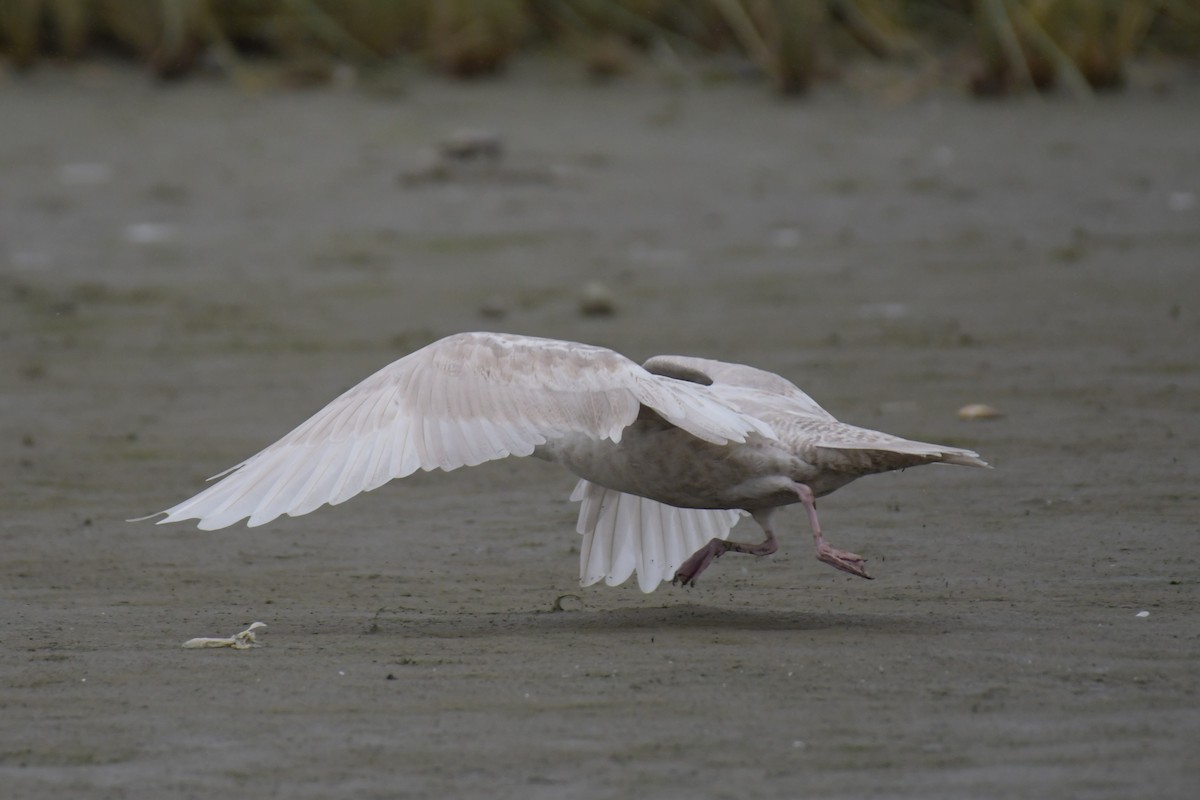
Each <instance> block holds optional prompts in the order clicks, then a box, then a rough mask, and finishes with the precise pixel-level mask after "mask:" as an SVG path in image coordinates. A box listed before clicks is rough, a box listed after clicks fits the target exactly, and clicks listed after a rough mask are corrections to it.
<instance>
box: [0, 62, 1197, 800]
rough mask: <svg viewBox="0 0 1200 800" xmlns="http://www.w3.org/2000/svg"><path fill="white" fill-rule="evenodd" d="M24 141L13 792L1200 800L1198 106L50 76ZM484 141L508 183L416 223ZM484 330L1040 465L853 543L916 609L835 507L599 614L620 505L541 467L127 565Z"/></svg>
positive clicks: (14, 214)
mask: <svg viewBox="0 0 1200 800" xmlns="http://www.w3.org/2000/svg"><path fill="white" fill-rule="evenodd" d="M0 119H2V123H0V270H2V273H0V274H2V277H0V347H2V350H0V358H2V362H0V364H2V372H0V374H2V376H3V377H2V381H3V382H2V391H0V411H2V416H0V442H2V450H0V453H2V461H0V504H2V508H3V517H2V520H0V542H2V545H0V546H2V548H3V550H2V552H3V558H2V561H0V590H2V594H0V626H2V628H0V630H2V636H3V649H0V674H2V675H3V687H2V688H0V785H3V786H4V791H3V794H4V796H5V797H6V798H14V799H15V798H34V797H89V798H92V797H95V798H124V797H131V798H133V797H138V798H140V797H146V798H176V797H213V796H217V795H221V796H226V797H280V798H289V799H291V798H297V799H300V798H328V797H459V798H471V797H513V798H559V797H580V798H626V797H634V796H637V797H654V798H660V797H661V798H674V797H680V798H682V797H688V798H695V797H706V798H707V797H714V798H724V797H728V798H746V797H805V798H858V797H896V798H958V797H994V798H1028V797H1059V798H1068V797H1069V798H1128V797H1155V798H1160V799H1161V798H1184V797H1194V796H1196V795H1195V792H1196V791H1197V787H1200V745H1198V744H1197V742H1200V697H1198V696H1197V683H1198V682H1197V675H1198V665H1200V625H1198V624H1197V620H1198V619H1200V617H1198V615H1200V591H1198V590H1200V560H1198V556H1200V542H1198V540H1197V533H1198V530H1197V528H1198V526H1200V503H1198V502H1197V501H1198V500H1200V493H1198V490H1197V488H1196V479H1197V472H1198V470H1197V461H1198V458H1200V457H1198V456H1197V453H1198V452H1200V432H1198V422H1197V419H1198V417H1197V415H1198V413H1200V358H1198V355H1200V352H1198V347H1197V341H1198V338H1200V300H1198V298H1200V204H1198V202H1197V195H1198V194H1200V150H1198V149H1197V139H1196V131H1198V130H1200V80H1197V79H1196V78H1195V76H1192V77H1190V78H1189V77H1187V76H1186V75H1185V76H1180V77H1177V78H1176V79H1174V80H1173V81H1171V82H1169V83H1168V85H1167V87H1166V91H1151V90H1149V89H1147V88H1141V87H1138V86H1135V87H1134V88H1133V89H1132V90H1131V91H1129V92H1127V93H1125V94H1123V95H1120V96H1115V97H1105V98H1102V99H1101V100H1100V101H1099V102H1096V103H1094V104H1089V105H1082V104H1070V103H1066V102H1062V101H1049V102H1030V101H1025V102H1020V101H1015V102H1011V103H1003V104H987V103H973V102H971V101H969V100H967V99H964V98H961V97H959V96H957V95H956V94H954V93H950V92H947V93H945V94H938V93H935V94H932V95H927V96H923V97H918V98H916V99H913V100H910V101H908V102H905V103H900V104H889V103H888V102H885V100H884V99H883V98H882V96H879V95H876V94H873V93H871V92H867V93H865V94H854V95H850V94H844V93H841V92H839V91H835V90H826V91H823V92H822V93H820V94H818V95H817V96H816V97H815V98H813V99H811V100H809V101H805V102H800V103H780V102H777V101H775V100H773V99H772V98H770V97H768V96H767V95H765V94H764V93H763V92H761V91H760V90H758V89H755V88H753V87H748V86H713V87H699V86H688V85H683V86H680V85H675V86H669V85H663V84H660V83H657V82H655V81H654V80H652V79H645V78H643V79H639V80H635V81H632V82H628V83H625V84H622V85H618V86H615V87H607V88H596V87H588V86H586V85H584V84H583V83H582V81H580V80H578V79H577V78H576V77H575V76H574V75H564V74H560V73H556V72H555V71H553V70H542V69H533V68H529V69H525V70H518V72H517V74H515V75H511V76H509V77H507V78H505V79H503V80H502V81H499V82H496V83H484V84H479V85H474V86H466V87H462V86H452V85H448V84H442V83H438V82H436V81H429V80H424V79H420V80H415V81H414V82H412V83H411V84H410V86H409V88H408V90H407V92H406V93H405V94H403V95H402V96H399V97H396V96H384V95H378V94H372V93H370V92H365V91H362V92H360V91H335V90H327V91H313V92H265V93H260V94H247V93H243V92H239V91H237V90H235V89H233V88H230V87H228V86H227V85H223V84H217V83H207V82H205V81H194V82H190V83H185V84H182V85H178V86H173V87H170V88H162V87H158V86H154V85H151V84H150V83H149V82H147V80H146V79H145V78H144V77H143V76H141V75H140V74H136V73H132V72H126V71H124V70H122V69H115V68H110V67H104V66H92V67H86V68H82V69H80V70H77V71H73V72H70V73H60V72H55V71H53V70H49V69H47V70H43V71H40V72H38V73H35V74H34V75H32V76H31V77H28V78H22V79H16V78H14V77H12V76H9V77H8V79H7V80H6V81H5V82H4V83H2V84H0ZM462 126H476V127H483V128H488V129H492V130H495V131H497V132H499V133H500V134H502V136H503V137H504V141H505V144H506V147H507V154H506V157H505V160H504V162H503V165H502V167H501V168H499V169H491V170H489V169H488V168H482V167H477V168H472V169H468V170H466V171H459V172H455V173H453V174H451V175H450V176H449V179H448V180H442V181H420V180H418V181H415V182H409V183H407V184H405V183H404V182H403V181H401V180H398V179H399V178H400V176H402V175H403V174H404V173H405V171H406V170H410V169H412V168H414V167H415V166H418V165H419V164H420V163H421V160H422V158H423V156H422V155H421V153H422V150H423V149H425V148H427V147H429V146H431V145H432V144H433V143H435V142H436V141H438V140H439V139H440V138H441V137H443V136H444V135H446V134H447V132H449V131H451V130H453V129H455V128H459V127H462ZM589 281H600V282H602V283H603V284H605V285H606V286H608V287H609V288H610V289H611V291H612V292H613V295H614V297H615V302H616V304H617V314H616V315H614V316H611V317H587V316H583V315H581V314H580V313H579V310H578V297H579V294H580V291H581V287H582V286H583V285H584V284H586V283H587V282H589ZM481 308H487V309H491V310H493V311H495V312H504V316H502V317H500V318H484V317H483V316H482V315H481V311H480V309H481ZM464 329H501V330H511V331H519V332H525V333H531V334H539V335H546V336H554V337H561V338H569V339H576V340H582V341H588V342H594V343H599V344H604V345H608V346H611V347H614V348H616V349H618V350H620V351H621V352H624V353H626V354H628V355H630V356H632V357H634V358H638V359H641V358H645V357H647V356H649V355H652V354H655V353H659V352H681V353H688V354H697V355H708V356H713V357H718V358H727V359H732V360H738V361H743V362H747V363H752V364H756V365H758V366H762V367H766V368H769V369H773V370H775V371H778V372H780V373H782V374H784V375H786V376H788V377H790V378H792V379H794V380H795V381H796V382H798V383H799V384H800V385H802V386H803V387H805V388H806V389H807V390H809V391H810V392H811V393H812V394H813V395H814V396H815V397H816V398H817V399H818V400H819V401H821V402H822V403H823V404H824V405H825V406H826V407H827V408H829V409H830V410H831V411H833V412H834V413H835V414H837V415H838V416H839V417H841V418H843V419H846V420H847V421H851V422H855V423H858V424H862V425H866V426H869V427H877V428H881V429H884V430H888V431H891V432H894V433H898V434H901V435H905V436H910V437H914V438H922V439H927V440H932V441H942V442H946V443H951V444H958V445H963V446H968V447H972V448H975V449H977V450H979V451H980V452H981V453H982V454H983V455H984V456H985V457H986V458H988V459H989V460H990V461H991V462H992V463H993V464H995V465H996V469H995V470H994V471H993V472H984V471H981V470H966V469H951V468H925V469H920V470H910V471H908V472H905V473H903V474H894V475H887V476H882V477H875V478H868V479H864V480H862V481H860V482H858V483H856V484H854V485H852V486H850V487H848V488H845V489H843V490H841V491H840V492H838V493H837V494H835V495H833V496H831V497H829V498H827V499H826V500H825V501H823V503H822V514H823V517H822V518H823V522H824V523H825V525H826V527H827V529H828V531H829V533H830V534H831V538H833V540H834V541H835V543H837V544H839V545H841V546H842V547H845V548H847V549H851V550H855V551H857V552H860V553H862V554H864V555H866V556H867V557H868V558H869V559H870V565H871V569H872V571H873V573H874V574H875V576H876V577H877V580H875V581H873V582H867V581H862V580H859V579H856V578H852V577H849V576H846V575H843V574H842V573H837V572H835V571H834V570H831V569H829V568H827V567H825V566H823V565H821V564H819V563H817V562H816V561H815V560H814V559H813V557H812V552H811V542H810V538H809V535H808V532H807V529H806V525H805V523H804V520H803V515H802V514H800V513H797V511H796V510H791V511H789V512H787V513H786V514H785V515H784V521H785V523H784V524H785V530H784V540H783V546H782V549H781V552H780V553H778V554H777V555H776V556H774V557H772V558H770V559H761V560H759V559H752V558H748V557H737V556H730V557H727V558H724V559H722V560H721V561H720V562H718V563H717V564H716V565H715V566H714V567H713V568H712V569H711V570H710V572H709V573H708V574H706V575H705V576H704V578H703V580H702V581H701V585H700V586H699V587H698V588H696V589H694V590H682V589H678V588H672V587H662V588H661V589H659V591H657V592H655V593H654V594H650V595H643V594H641V593H640V592H638V590H637V589H636V587H635V586H633V585H626V586H621V587H617V588H609V587H605V586H602V585H601V586H594V587H590V588H587V589H580V588H579V587H578V585H577V582H576V580H575V575H576V574H577V568H578V566H577V554H578V551H577V542H576V538H577V537H576V535H575V533H574V506H573V505H572V504H571V503H570V502H568V500H567V494H568V493H569V491H570V489H571V487H572V485H573V480H572V478H571V477H570V476H569V475H567V474H565V473H562V472H560V471H558V470H557V469H556V468H554V467H552V466H549V465H546V464H542V463H537V462H531V461H528V460H525V461H515V462H508V463H502V464H492V465H486V466H484V467H481V468H477V469H474V470H466V471H461V472H458V473H454V474H451V475H446V474H442V473H435V474H429V475H424V474H423V475H419V476H416V477H414V478H413V479H410V480H407V481H405V482H403V483H399V484H393V485H389V486H388V487H385V488H383V489H381V490H379V491H377V492H374V493H372V494H369V495H366V496H363V497H359V498H356V499H355V500H354V501H352V502H350V503H348V504H346V505H344V506H340V507H338V508H336V509H323V510H322V511H321V512H320V513H316V514H313V515H310V516H307V517H304V518H300V519H293V520H284V521H280V522H277V523H276V524H271V525H268V526H266V527H263V528H258V529H254V530H247V529H246V528H244V527H242V528H233V529H228V530H224V531H218V532H211V533H201V532H198V531H196V530H195V529H193V528H190V527H188V526H186V525H174V526H166V527H154V526H152V525H150V524H149V523H137V524H131V523H126V522H125V521H124V520H125V519H126V518H127V517H131V516H135V515H138V514H144V513H148V512H151V511H154V510H156V509H160V508H163V507H165V506H167V505H170V504H172V503H175V502H177V501H179V500H181V499H183V498H185V497H187V496H189V495H190V494H192V493H194V492H195V491H196V490H197V489H198V488H200V487H201V485H202V481H203V479H204V478H205V477H207V476H208V475H211V474H213V473H215V472H218V471H220V470H221V469H224V468H225V467H227V466H229V465H230V464H232V463H235V462H237V461H238V460H240V459H241V458H244V457H245V456H247V455H249V454H251V453H253V452H254V451H255V450H257V449H258V448H259V447H260V446H262V445H265V444H267V443H269V442H270V441H273V440H274V439H275V438H276V437H277V436H278V435H281V434H282V433H284V432H286V431H287V430H288V429H290V428H291V427H292V426H293V425H294V424H296V423H298V422H299V421H301V420H302V419H303V418H304V417H305V416H306V415H307V414H309V413H311V412H312V411H315V410H316V409H317V408H319V407H320V406H321V405H323V404H324V403H325V402H326V401H327V400H329V399H331V398H332V397H333V396H334V395H335V394H336V393H338V392H339V391H341V390H342V389H344V388H346V387H347V386H349V385H351V384H352V383H354V382H355V381H357V380H358V379H360V378H362V377H365V376H366V375H367V374H369V373H370V372H372V371H373V370H375V369H376V368H378V367H380V366H382V365H383V364H386V363H387V362H389V361H391V360H392V359H394V358H396V357H398V356H400V355H402V354H404V353H405V352H408V351H409V350H411V349H414V348H415V347H417V346H419V345H421V344H424V343H425V342H427V341H430V340H432V339H433V338H436V337H438V336H441V335H444V334H448V333H451V332H454V331H459V330H464ZM968 402H985V403H990V404H992V405H994V406H997V407H998V408H1000V409H1002V410H1003V411H1004V412H1005V413H1006V416H1005V417H1004V418H1003V419H1000V420H997V421H993V422H988V423H978V422H977V423H969V422H962V421H960V420H958V419H957V418H956V415H955V411H956V409H957V408H958V407H959V406H961V405H963V404H964V403H968ZM739 530H745V531H746V535H748V536H753V535H756V529H754V528H752V527H751V528H748V529H739ZM564 594H575V595H578V597H579V598H580V599H579V600H578V601H576V600H574V599H568V605H569V606H570V607H571V608H572V609H575V610H569V611H563V612H555V611H552V607H553V605H554V603H555V599H556V598H557V597H559V596H560V595H564ZM1143 611H1146V612H1149V614H1148V615H1145V614H1140V612H1143ZM254 620H261V621H263V622H266V623H268V625H269V626H270V627H269V628H268V631H267V633H266V634H265V636H264V637H263V639H264V641H265V642H266V646H265V647H262V648H260V649H257V650H249V651H243V652H235V651H231V650H219V651H193V650H184V649H181V648H180V646H179V645H180V643H182V642H183V641H184V640H185V639H188V638H191V637H194V636H223V635H229V634H232V633H234V632H235V631H237V630H239V629H241V628H242V627H244V625H245V624H246V623H249V622H251V621H254Z"/></svg>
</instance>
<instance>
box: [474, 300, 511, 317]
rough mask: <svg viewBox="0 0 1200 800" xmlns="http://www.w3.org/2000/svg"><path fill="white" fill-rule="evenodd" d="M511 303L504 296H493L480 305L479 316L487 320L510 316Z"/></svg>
mask: <svg viewBox="0 0 1200 800" xmlns="http://www.w3.org/2000/svg"><path fill="white" fill-rule="evenodd" d="M508 308H509V303H508V300H506V299H505V297H504V295H500V294H493V295H490V296H489V297H488V298H487V299H486V300H484V301H483V302H482V303H480V304H479V316H481V317H483V318H485V319H502V318H503V317H506V316H508Z"/></svg>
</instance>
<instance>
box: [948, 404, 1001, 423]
mask: <svg viewBox="0 0 1200 800" xmlns="http://www.w3.org/2000/svg"><path fill="white" fill-rule="evenodd" d="M1003 416H1004V414H1003V412H1001V411H1000V410H999V409H997V408H995V407H994V406H989V405H988V404H987V403H967V404H966V405H965V406H963V407H962V408H960V409H959V410H958V418H959V419H968V420H975V419H999V418H1000V417H1003Z"/></svg>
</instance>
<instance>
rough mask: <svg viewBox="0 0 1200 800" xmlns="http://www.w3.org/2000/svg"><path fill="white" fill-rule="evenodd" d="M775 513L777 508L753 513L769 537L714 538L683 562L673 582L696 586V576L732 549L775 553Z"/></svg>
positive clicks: (757, 552) (736, 551)
mask: <svg viewBox="0 0 1200 800" xmlns="http://www.w3.org/2000/svg"><path fill="white" fill-rule="evenodd" d="M774 514H775V509H773V508H769V509H767V510H766V511H763V512H756V513H755V514H753V516H754V521H755V522H757V523H758V524H759V525H760V526H762V529H763V533H765V534H766V535H767V538H765V539H763V540H762V541H761V542H757V543H755V544H747V543H746V542H728V541H726V540H724V539H713V540H711V541H710V542H709V543H708V544H706V545H704V547H701V548H700V549H699V550H697V551H696V552H695V553H693V554H692V556H691V557H690V558H689V559H688V560H687V561H685V562H683V565H682V566H680V567H679V569H678V570H676V571H675V577H674V579H672V581H671V583H677V584H679V585H680V586H695V585H696V578H698V577H700V573H701V572H704V570H706V569H708V565H709V564H711V563H712V562H713V561H714V560H716V559H718V558H720V557H721V556H722V555H724V554H725V553H728V552H729V551H731V550H732V551H733V552H735V553H749V554H750V555H752V556H769V555H771V554H772V553H774V552H775V551H776V550H778V549H779V543H778V542H777V541H775V531H773V530H771V517H772V516H774Z"/></svg>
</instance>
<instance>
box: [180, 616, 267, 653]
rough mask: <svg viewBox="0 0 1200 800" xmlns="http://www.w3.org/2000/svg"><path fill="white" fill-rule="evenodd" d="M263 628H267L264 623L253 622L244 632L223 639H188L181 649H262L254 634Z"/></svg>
mask: <svg viewBox="0 0 1200 800" xmlns="http://www.w3.org/2000/svg"><path fill="white" fill-rule="evenodd" d="M265 627H267V623H265V622H253V623H251V624H250V627H249V628H246V630H244V631H241V632H239V633H235V634H234V635H233V636H229V637H226V638H224V639H216V638H208V637H200V638H198V639H188V640H187V641H186V642H184V643H183V647H187V648H189V649H195V648H203V647H232V648H233V649H234V650H249V649H250V648H251V647H262V645H261V644H259V643H258V637H257V636H255V634H254V632H255V631H257V630H261V629H262V628H265Z"/></svg>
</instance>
